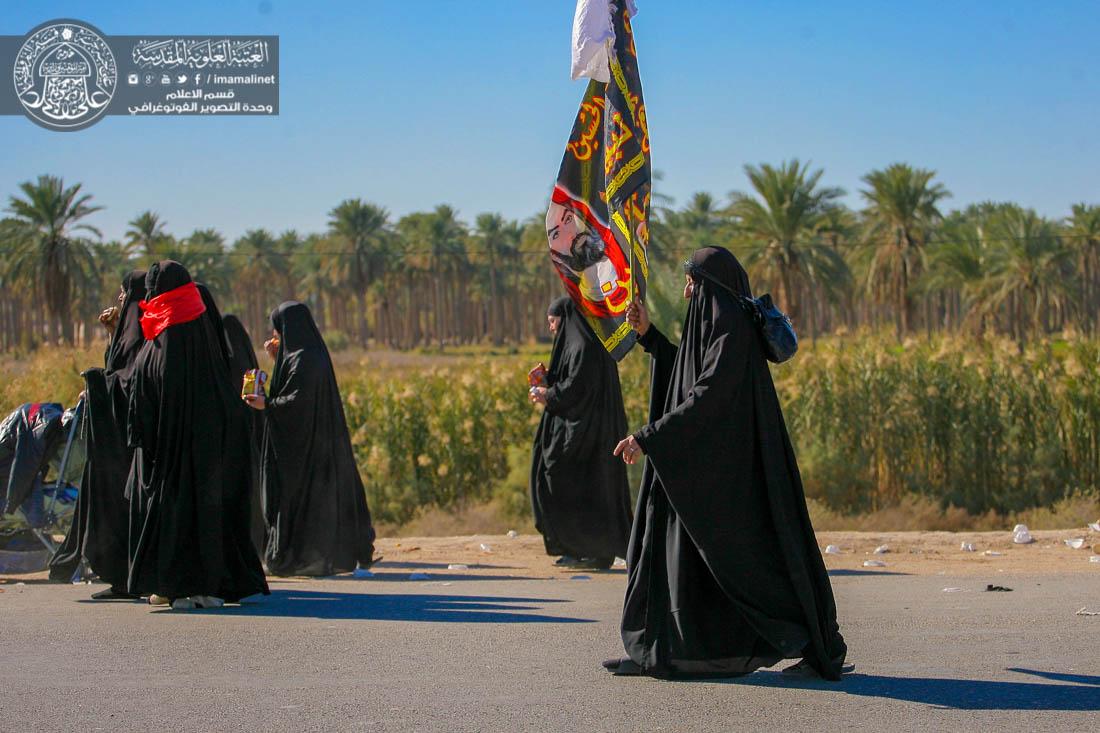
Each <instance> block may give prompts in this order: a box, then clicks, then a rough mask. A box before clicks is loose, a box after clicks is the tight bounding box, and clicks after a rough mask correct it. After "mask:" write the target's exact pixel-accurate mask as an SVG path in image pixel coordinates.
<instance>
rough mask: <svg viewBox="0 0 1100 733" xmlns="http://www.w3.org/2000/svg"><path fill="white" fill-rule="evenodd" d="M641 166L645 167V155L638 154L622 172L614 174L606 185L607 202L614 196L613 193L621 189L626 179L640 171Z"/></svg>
mask: <svg viewBox="0 0 1100 733" xmlns="http://www.w3.org/2000/svg"><path fill="white" fill-rule="evenodd" d="M643 165H645V153H638V154H637V155H635V156H634V157H633V158H632V159H631V161H630V162H629V163H627V164H626V165H624V166H623V167H622V170H620V171H619V172H618V173H616V174H615V177H614V178H612V179H611V182H610V183H608V184H607V191H606V193H607V198H608V200H609V201H610V200H611V197H612V196H614V195H615V192H616V191H618V190H619V189H620V188H622V187H623V184H624V183H626V179H627V178H629V177H630V176H631V175H632V174H634V173H635V172H637V171H638V170H640V169H641V167H642V166H643Z"/></svg>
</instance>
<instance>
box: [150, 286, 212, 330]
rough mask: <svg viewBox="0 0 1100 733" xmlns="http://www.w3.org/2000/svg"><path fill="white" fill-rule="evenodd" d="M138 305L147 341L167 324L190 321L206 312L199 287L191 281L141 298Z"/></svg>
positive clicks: (173, 324)
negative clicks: (143, 298)
mask: <svg viewBox="0 0 1100 733" xmlns="http://www.w3.org/2000/svg"><path fill="white" fill-rule="evenodd" d="M138 307H140V308H141V332H142V333H143V334H144V335H145V339H146V340H147V341H148V340H151V339H155V338H156V337H157V336H159V335H160V332H161V331H163V330H164V329H166V328H168V327H169V326H175V325H176V324H179V323H190V322H191V321H193V320H195V319H196V318H198V317H199V316H201V315H202V314H203V313H205V312H206V306H205V305H204V304H203V302H202V296H201V295H199V289H198V288H197V287H195V283H193V282H190V283H187V284H186V285H180V286H179V287H178V288H175V289H173V290H169V291H168V292H167V293H161V294H160V295H158V296H156V297H155V298H150V299H149V300H143V301H141V302H140V303H138Z"/></svg>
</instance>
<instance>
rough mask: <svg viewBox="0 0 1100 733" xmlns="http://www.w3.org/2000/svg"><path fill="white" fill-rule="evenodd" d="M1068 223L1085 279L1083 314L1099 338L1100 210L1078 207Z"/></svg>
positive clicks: (1081, 306)
mask: <svg viewBox="0 0 1100 733" xmlns="http://www.w3.org/2000/svg"><path fill="white" fill-rule="evenodd" d="M1072 211H1073V213H1072V214H1071V215H1070V217H1069V218H1068V219H1066V227H1067V230H1066V240H1067V244H1069V246H1070V248H1071V249H1072V250H1074V251H1075V252H1076V253H1077V266H1078V269H1079V272H1078V275H1079V276H1080V278H1081V287H1080V292H1081V298H1080V310H1081V313H1082V314H1083V316H1084V318H1083V319H1082V321H1083V325H1084V327H1085V328H1086V329H1088V330H1089V331H1091V332H1092V334H1093V335H1096V334H1097V331H1098V329H1097V326H1098V325H1100V320H1098V319H1097V311H1100V281H1098V278H1097V276H1098V275H1100V206H1089V205H1087V204H1074V205H1073V209H1072Z"/></svg>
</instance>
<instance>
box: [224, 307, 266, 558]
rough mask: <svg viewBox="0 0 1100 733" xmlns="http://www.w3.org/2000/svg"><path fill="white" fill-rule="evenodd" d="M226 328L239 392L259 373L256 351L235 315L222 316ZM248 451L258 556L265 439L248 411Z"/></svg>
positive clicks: (260, 421) (260, 423)
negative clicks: (250, 376)
mask: <svg viewBox="0 0 1100 733" xmlns="http://www.w3.org/2000/svg"><path fill="white" fill-rule="evenodd" d="M222 323H223V324H224V326H225V343H226V345H227V346H228V347H229V376H230V382H231V383H232V384H233V385H235V389H236V390H238V391H239V390H240V388H241V386H242V385H243V383H244V373H245V372H247V371H248V370H249V369H258V368H259V366H260V364H259V362H258V361H256V350H255V349H254V348H253V347H252V339H251V338H250V337H249V335H248V331H246V330H245V327H244V324H242V323H241V321H240V319H239V318H237V317H236V316H234V315H226V316H222ZM249 412H250V413H251V415H249V417H250V418H251V420H250V421H249V436H248V437H249V443H248V444H249V447H250V448H251V449H252V451H251V453H250V456H251V458H252V464H251V465H252V493H251V497H252V500H251V506H252V544H253V546H255V548H256V552H258V553H259V554H260V555H263V553H264V544H265V537H266V528H265V526H264V510H263V487H262V485H261V484H260V474H261V465H262V464H261V462H260V456H261V450H262V445H263V437H264V416H263V413H261V412H259V411H258V410H249Z"/></svg>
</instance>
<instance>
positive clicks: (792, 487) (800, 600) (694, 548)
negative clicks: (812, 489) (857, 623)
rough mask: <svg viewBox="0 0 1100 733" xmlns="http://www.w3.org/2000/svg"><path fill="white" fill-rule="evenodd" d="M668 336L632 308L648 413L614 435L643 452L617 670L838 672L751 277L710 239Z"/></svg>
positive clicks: (830, 607) (826, 589)
mask: <svg viewBox="0 0 1100 733" xmlns="http://www.w3.org/2000/svg"><path fill="white" fill-rule="evenodd" d="M686 269H687V270H688V273H689V274H688V282H687V285H686V287H685V290H684V295H685V297H688V298H690V300H691V303H690V305H689V306H688V314H687V319H686V320H685V322H684V335H683V339H682V341H681V343H680V346H679V348H677V347H676V346H673V345H672V344H671V343H670V342H669V340H668V339H667V338H665V336H664V335H663V334H662V333H661V332H660V331H658V330H657V329H656V328H655V327H653V326H651V325H650V324H649V318H648V315H647V314H646V311H645V307H644V305H641V304H633V305H631V307H630V310H629V312H628V315H627V317H628V319H629V320H630V323H631V325H632V326H634V328H635V330H636V331H637V332H638V334H639V335H640V337H641V338H640V343H641V344H642V346H643V347H644V348H645V350H646V351H647V352H649V353H650V354H651V355H652V356H653V385H652V393H651V402H650V419H651V421H652V422H650V424H649V425H646V426H645V427H643V428H642V429H641V430H639V431H638V432H636V433H635V434H634V435H632V436H629V437H627V438H625V439H624V440H622V441H621V442H620V443H619V445H618V446H616V449H615V453H616V455H622V457H623V459H624V460H625V461H626V462H627V463H633V462H634V461H636V460H637V459H638V458H639V457H640V456H641V455H642V454H645V458H646V463H645V470H644V472H643V476H642V487H641V494H640V495H639V497H638V508H637V512H636V514H635V521H634V528H633V531H632V532H631V536H630V550H629V554H628V555H627V566H628V581H627V590H626V600H625V603H624V607H623V620H622V638H623V643H624V645H625V647H626V652H627V655H628V656H627V657H626V658H623V659H622V660H614V661H611V662H606V663H605V666H606V667H608V669H610V670H611V671H613V672H616V673H617V674H648V675H652V676H655V677H692V676H704V677H705V676H709V677H716V676H722V677H726V676H734V675H742V674H747V673H749V672H752V671H753V670H755V669H758V668H760V667H767V666H771V665H773V664H775V663H777V662H779V661H780V660H782V659H799V658H801V659H802V660H803V661H802V662H800V663H799V664H796V665H794V666H793V667H791V668H790V669H789V670H788V671H792V672H799V673H803V674H809V675H814V674H816V675H820V676H821V677H824V678H825V679H830V680H837V679H839V678H840V675H841V672H842V671H847V670H842V667H843V664H844V657H845V653H846V651H847V647H846V646H845V644H844V639H843V638H842V637H841V635H840V631H839V628H838V627H837V622H836V605H835V603H834V601H833V592H832V588H831V587H830V585H829V577H828V575H827V574H826V571H825V565H824V563H823V562H822V560H821V553H820V552H819V551H818V548H817V542H816V539H815V537H814V531H813V527H811V526H810V518H809V516H808V514H807V511H806V499H805V496H804V495H803V492H802V482H801V479H800V478H799V474H798V466H797V464H796V462H795V457H794V452H793V450H792V448H791V442H790V439H789V438H788V436H787V429H786V427H785V426H784V423H783V415H782V412H781V411H780V407H779V400H778V398H777V396H776V393H775V386H774V385H773V383H772V378H771V373H770V372H769V370H768V364H767V361H766V360H765V356H764V349H763V344H762V342H761V335H760V332H759V330H758V328H757V326H756V324H755V322H754V321H753V319H752V317H751V316H750V315H749V313H748V312H747V311H746V310H745V309H744V308H743V307H742V306H741V304H740V302H739V301H738V296H749V295H750V289H749V281H748V277H747V275H746V274H745V271H744V269H743V268H742V267H741V264H740V263H739V262H738V261H737V259H736V258H735V257H734V256H733V255H732V254H730V253H729V252H728V251H726V250H724V249H722V248H720V247H708V248H706V249H701V250H699V251H697V252H696V253H695V255H694V256H693V257H692V258H691V261H690V262H689V263H688V264H687V266H686Z"/></svg>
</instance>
